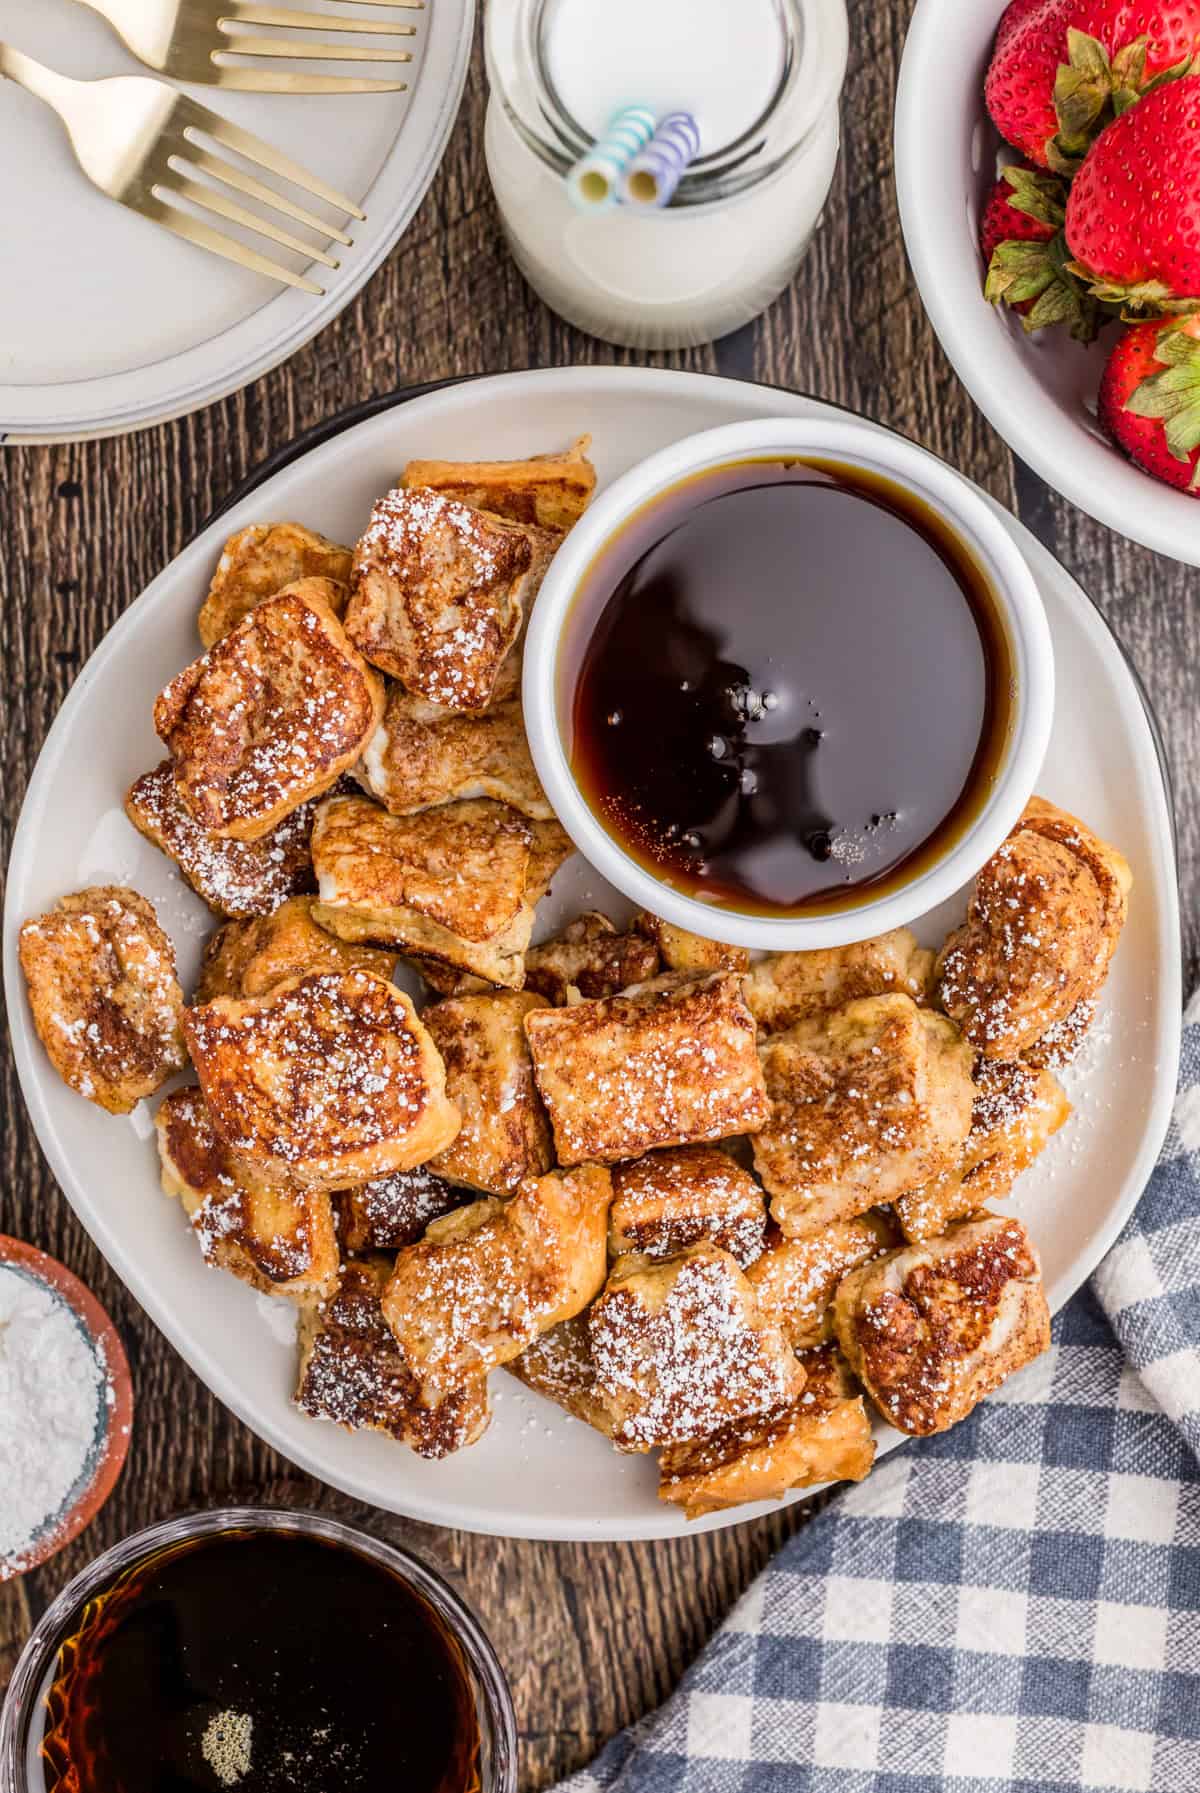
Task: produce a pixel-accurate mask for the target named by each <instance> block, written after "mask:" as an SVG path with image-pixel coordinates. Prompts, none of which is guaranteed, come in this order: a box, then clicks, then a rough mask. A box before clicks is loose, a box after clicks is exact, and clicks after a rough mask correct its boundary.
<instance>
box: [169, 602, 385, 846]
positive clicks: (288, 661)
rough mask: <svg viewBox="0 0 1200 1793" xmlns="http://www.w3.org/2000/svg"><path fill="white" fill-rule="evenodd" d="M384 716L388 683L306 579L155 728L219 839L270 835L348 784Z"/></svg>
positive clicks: (200, 672) (247, 625)
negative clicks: (345, 778) (341, 782)
mask: <svg viewBox="0 0 1200 1793" xmlns="http://www.w3.org/2000/svg"><path fill="white" fill-rule="evenodd" d="M382 714H383V685H382V681H381V680H380V679H379V678H378V677H377V675H376V674H375V673H373V672H372V671H371V668H370V667H369V666H368V665H367V663H366V661H365V660H364V659H363V658H362V656H361V654H359V652H358V651H357V649H356V648H355V647H353V646H352V644H351V642H350V641H349V639H348V638H347V635H346V632H345V630H344V629H343V628H342V625H341V623H340V622H339V621H338V619H337V617H336V616H335V615H334V613H333V611H332V610H331V609H330V608H329V605H328V604H327V603H326V602H325V601H324V600H323V598H322V597H321V596H320V595H319V594H316V593H314V592H313V590H312V582H311V581H301V582H300V583H299V584H297V585H292V586H288V587H285V589H284V590H283V591H281V592H277V593H276V594H275V596H274V597H272V598H267V599H265V600H264V602H263V603H261V604H259V605H258V606H257V608H256V609H254V610H252V611H251V612H250V614H249V615H248V616H247V617H246V618H245V619H244V620H243V621H242V622H240V623H239V624H238V626H237V627H236V628H235V629H233V630H232V631H231V632H230V633H229V634H228V635H226V636H224V637H223V639H222V640H220V641H219V642H217V644H216V646H215V647H213V648H211V649H210V650H209V652H208V653H207V654H205V655H203V657H202V658H201V659H199V660H195V661H193V663H192V664H191V666H188V667H186V668H185V669H184V671H183V672H181V673H180V674H179V675H178V677H177V678H175V679H173V680H172V681H171V683H170V684H169V685H168V686H167V688H166V690H165V691H163V692H161V693H160V695H159V697H158V699H157V701H156V703H155V705H154V726H155V728H156V730H157V731H158V734H159V736H160V737H161V738H162V740H163V741H165V743H166V745H167V746H168V747H169V748H170V750H171V753H172V755H173V757H174V760H175V782H176V785H177V786H178V789H179V795H180V797H181V799H182V801H183V802H184V803H185V804H186V806H187V808H188V809H190V810H191V812H192V814H193V815H194V816H195V817H196V820H197V821H198V822H200V824H201V825H202V826H203V827H204V828H205V829H207V830H208V831H209V832H210V833H212V834H219V835H223V836H226V837H228V838H229V839H232V840H260V839H261V838H262V837H263V836H264V835H266V834H269V833H270V832H271V830H272V829H273V828H275V827H276V826H277V825H278V823H279V822H281V821H282V819H283V818H284V816H286V815H288V814H290V812H291V811H292V810H294V809H298V808H299V807H300V805H301V804H302V803H304V802H306V801H307V800H308V799H309V798H312V797H318V796H320V795H321V794H322V793H323V792H325V791H328V790H329V789H331V787H332V786H333V785H335V784H336V783H337V781H338V779H339V778H340V777H341V775H342V773H343V772H344V771H345V770H346V769H347V767H349V766H352V765H353V764H354V763H355V761H356V760H357V759H358V758H359V757H360V755H361V753H362V751H363V748H364V747H365V746H366V744H367V742H368V741H369V740H370V738H371V736H372V735H373V734H374V732H375V730H376V728H377V727H378V725H379V720H380V717H381V715H382Z"/></svg>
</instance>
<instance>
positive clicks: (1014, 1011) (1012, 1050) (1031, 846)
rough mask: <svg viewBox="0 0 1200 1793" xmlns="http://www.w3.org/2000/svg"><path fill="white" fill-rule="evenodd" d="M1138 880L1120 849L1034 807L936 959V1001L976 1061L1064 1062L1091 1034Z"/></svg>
mask: <svg viewBox="0 0 1200 1793" xmlns="http://www.w3.org/2000/svg"><path fill="white" fill-rule="evenodd" d="M1131 883H1132V878H1131V875H1130V871H1129V866H1128V865H1127V864H1126V862H1125V860H1124V858H1123V857H1122V855H1121V854H1120V853H1119V852H1118V851H1117V849H1116V848H1115V847H1111V846H1109V845H1108V843H1107V842H1106V841H1102V840H1101V839H1100V838H1099V836H1098V835H1095V834H1093V833H1092V832H1091V830H1090V829H1088V828H1085V827H1084V825H1083V823H1082V822H1080V821H1077V820H1076V818H1075V817H1074V816H1071V815H1068V814H1067V813H1066V811H1065V810H1061V809H1056V808H1055V807H1054V805H1053V804H1052V803H1047V802H1045V800H1044V799H1043V798H1041V797H1032V798H1031V799H1030V801H1029V803H1028V805H1027V806H1026V809H1025V813H1024V815H1023V816H1022V817H1021V819H1020V821H1019V822H1018V823H1017V825H1016V827H1015V828H1014V829H1013V830H1012V833H1011V834H1010V835H1009V836H1008V839H1007V840H1006V841H1005V842H1004V843H1003V845H1002V846H1001V847H1000V848H999V849H998V850H997V851H996V852H995V853H994V854H993V855H992V857H991V858H990V859H989V860H988V862H987V864H986V865H985V866H984V867H983V869H982V870H981V871H980V873H979V875H978V877H977V878H976V880H975V891H974V894H973V896H972V898H971V902H970V905H969V907H968V909H967V918H966V920H965V921H964V922H963V924H962V926H961V927H958V928H955V930H954V932H953V933H952V934H951V935H950V937H949V939H948V940H947V941H946V944H945V945H944V946H943V948H942V950H941V953H940V955H939V957H938V962H937V969H936V974H935V975H936V986H937V1000H938V1002H939V1003H940V1005H941V1006H942V1008H944V1009H945V1011H946V1013H947V1014H948V1015H949V1016H950V1017H951V1019H952V1020H953V1021H955V1022H957V1024H958V1025H959V1027H960V1028H961V1029H962V1031H963V1033H964V1034H965V1035H966V1037H967V1039H968V1040H969V1041H970V1042H971V1044H972V1046H974V1048H975V1050H976V1051H977V1052H981V1053H983V1055H984V1056H985V1057H987V1058H999V1059H1006V1060H1012V1059H1016V1058H1021V1057H1023V1056H1028V1057H1029V1058H1030V1060H1031V1062H1032V1063H1034V1064H1038V1065H1043V1066H1048V1067H1050V1068H1051V1069H1053V1068H1054V1066H1055V1065H1056V1064H1063V1063H1066V1062H1067V1060H1069V1059H1070V1057H1071V1056H1072V1055H1073V1053H1074V1051H1075V1050H1076V1048H1077V1047H1078V1045H1079V1042H1080V1041H1081V1040H1082V1038H1083V1036H1084V1034H1085V1033H1086V1032H1087V1029H1088V1027H1089V1025H1090V1023H1091V1019H1092V1015H1093V1013H1094V1008H1095V1000H1096V997H1097V996H1098V994H1099V992H1100V989H1101V987H1102V986H1103V983H1104V980H1105V978H1106V977H1107V976H1108V967H1109V963H1110V961H1111V959H1112V956H1113V953H1114V952H1115V951H1116V946H1117V941H1118V940H1119V938H1120V934H1121V929H1122V927H1123V926H1124V923H1125V911H1126V900H1127V897H1128V894H1129V888H1130V885H1131Z"/></svg>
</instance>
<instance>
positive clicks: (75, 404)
mask: <svg viewBox="0 0 1200 1793" xmlns="http://www.w3.org/2000/svg"><path fill="white" fill-rule="evenodd" d="M474 23H475V0H434V3H433V4H431V5H428V6H427V7H426V10H425V11H424V13H423V14H422V30H423V31H426V32H427V36H426V40H425V44H424V48H423V50H422V62H421V72H420V77H419V79H418V80H417V81H416V82H415V84H414V85H413V88H412V91H411V92H410V93H408V94H404V95H401V96H393V97H399V98H400V99H401V100H402V102H403V105H404V110H403V112H402V113H401V114H400V115H399V117H398V120H397V125H396V134H395V138H394V140H393V143H392V147H391V149H390V150H389V151H388V154H387V157H386V159H385V161H384V163H383V166H382V168H381V169H380V170H379V173H378V175H377V176H376V178H375V180H374V181H373V182H372V183H371V186H370V188H369V190H368V191H367V193H366V194H364V195H362V204H363V209H364V210H365V211H366V212H367V215H368V222H367V224H366V225H365V226H363V227H362V228H361V229H360V230H359V231H358V232H357V233H356V240H355V251H354V254H353V255H351V256H348V257H347V258H346V259H345V260H344V261H343V263H342V267H341V269H340V270H339V271H338V273H337V274H336V275H335V276H333V277H332V278H331V279H330V281H329V285H328V287H327V288H326V291H325V295H324V297H323V298H321V299H316V298H314V297H313V296H312V295H311V294H309V293H302V292H299V291H297V290H295V289H293V288H290V287H285V288H283V289H282V290H280V291H273V290H272V283H270V282H267V281H264V283H263V289H264V293H263V302H262V304H260V305H258V306H256V307H255V308H254V310H253V311H251V312H248V313H247V314H246V316H245V317H243V318H242V319H241V320H240V321H239V322H238V323H236V324H235V325H233V326H232V327H231V328H230V329H228V330H223V331H221V332H220V333H219V334H218V335H216V336H213V337H210V338H209V339H208V341H207V342H204V343H200V344H197V345H196V346H195V347H193V348H189V349H185V350H183V351H182V352H181V353H179V354H177V355H172V356H169V357H168V358H167V359H165V360H163V361H159V362H156V363H153V364H152V365H150V366H148V367H138V368H133V369H129V370H127V371H125V372H123V373H116V374H106V375H103V376H101V377H99V378H96V379H88V380H66V381H63V382H62V383H61V384H58V383H56V384H54V385H50V386H45V385H42V386H35V387H31V386H28V385H20V386H13V385H5V384H4V383H3V382H2V381H0V444H4V445H6V446H8V447H13V448H16V447H22V446H34V445H37V444H40V443H56V442H81V441H89V440H92V439H95V438H97V437H109V436H121V435H127V434H128V433H129V432H130V431H132V430H141V429H149V428H150V427H152V426H153V425H155V424H160V423H169V422H171V421H172V420H173V419H175V418H177V417H185V416H187V415H188V414H189V413H190V412H192V411H198V410H200V409H201V407H203V406H205V405H210V404H215V403H216V401H217V400H218V399H222V398H227V397H228V396H229V394H230V393H232V392H238V391H240V390H241V388H242V387H243V386H248V385H249V384H250V382H251V381H252V380H257V379H259V378H260V376H261V375H263V374H265V373H269V372H270V371H271V369H272V368H275V367H278V366H279V364H280V362H281V361H286V360H287V359H288V358H289V357H290V356H292V355H294V354H295V353H296V351H297V350H298V349H301V348H303V346H304V344H305V343H306V342H309V341H310V340H311V339H312V338H313V337H314V336H315V335H316V334H317V332H318V331H320V330H323V329H324V328H325V326H326V324H329V323H332V321H333V319H334V318H335V317H337V316H338V314H339V313H340V312H342V311H344V310H345V308H346V306H347V305H348V304H349V303H350V301H351V300H352V299H353V298H354V297H355V295H356V294H357V293H358V292H359V291H360V289H361V288H362V287H363V286H365V285H366V283H367V281H368V280H369V279H370V278H371V275H372V274H373V273H374V272H375V270H376V269H377V268H378V267H379V265H380V263H381V262H382V261H383V260H384V258H385V257H386V256H387V255H389V254H390V253H391V251H392V249H393V248H394V247H395V245H396V242H397V240H398V239H399V238H400V236H401V235H402V234H403V233H404V231H405V230H406V229H407V228H408V225H409V223H410V222H411V220H412V217H413V214H414V213H415V211H416V209H417V207H418V206H419V205H420V203H421V201H422V200H423V199H424V197H425V194H426V192H427V191H428V188H429V186H430V183H431V182H432V180H433V177H434V175H435V174H436V173H437V170H438V168H439V166H440V165H441V161H442V157H443V155H444V153H445V149H446V145H447V143H448V141H449V138H450V132H451V130H452V128H453V125H454V121H455V119H456V118H457V116H458V109H459V105H460V103H461V101H462V95H463V88H464V87H465V85H466V79H467V71H468V68H469V66H470V58H471V45H472V43H473V41H474ZM367 97H368V98H369V97H370V96H367ZM80 178H81V179H82V176H81V177H80ZM197 253H199V251H197Z"/></svg>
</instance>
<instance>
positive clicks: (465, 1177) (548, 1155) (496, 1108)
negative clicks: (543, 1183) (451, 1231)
mask: <svg viewBox="0 0 1200 1793" xmlns="http://www.w3.org/2000/svg"><path fill="white" fill-rule="evenodd" d="M543 1006H544V1005H543V1003H542V1000H541V998H540V997H539V996H529V995H527V994H526V993H525V992H524V991H522V990H504V991H499V990H497V991H495V992H494V993H493V994H491V995H488V996H459V997H450V998H449V999H448V1000H447V1001H445V1002H438V1003H434V1005H433V1007H432V1008H428V1009H426V1010H425V1013H424V1015H423V1016H422V1017H421V1019H422V1020H423V1021H424V1023H425V1026H426V1027H427V1028H428V1029H429V1034H430V1038H431V1039H432V1040H433V1043H434V1045H435V1046H436V1047H437V1049H438V1051H439V1053H440V1054H441V1057H442V1063H443V1064H444V1065H445V1067H446V1094H447V1095H448V1096H449V1098H450V1100H451V1101H452V1102H453V1103H454V1106H455V1107H456V1108H457V1109H458V1112H459V1114H460V1115H461V1116H462V1127H461V1129H460V1130H459V1132H458V1134H457V1135H456V1136H455V1138H454V1139H453V1140H452V1141H451V1143H450V1144H449V1145H448V1146H447V1147H446V1149H445V1151H443V1152H439V1153H438V1155H437V1157H436V1158H434V1159H432V1160H431V1162H430V1165H429V1168H430V1170H432V1171H434V1172H436V1173H437V1175H438V1176H441V1177H445V1178H446V1179H447V1181H449V1182H451V1183H466V1184H468V1185H469V1186H470V1187H471V1188H472V1189H482V1190H483V1191H484V1192H485V1194H488V1195H511V1194H512V1192H513V1190H514V1189H515V1188H516V1187H517V1184H518V1183H520V1182H522V1181H523V1180H524V1179H525V1178H526V1177H539V1176H541V1174H542V1172H543V1171H547V1170H549V1169H550V1166H551V1165H552V1164H553V1162H554V1154H553V1152H552V1151H551V1148H550V1127H549V1124H548V1122H547V1120H546V1115H545V1111H544V1109H543V1108H542V1104H541V1101H540V1099H539V1097H538V1093H537V1088H536V1086H535V1084H534V1081H533V1063H532V1061H531V1059H530V1057H529V1047H528V1045H527V1044H526V1041H525V1028H524V1020H525V1016H526V1015H528V1014H529V1013H530V1011H531V1010H533V1009H538V1008H541V1007H543Z"/></svg>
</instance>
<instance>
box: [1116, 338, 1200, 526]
mask: <svg viewBox="0 0 1200 1793" xmlns="http://www.w3.org/2000/svg"><path fill="white" fill-rule="evenodd" d="M1099 417H1100V422H1101V423H1102V424H1103V425H1104V427H1105V429H1106V430H1107V431H1108V433H1109V435H1110V436H1111V437H1112V439H1113V441H1114V442H1115V443H1116V444H1117V447H1118V448H1123V449H1124V450H1125V453H1126V454H1127V455H1128V456H1129V458H1130V460H1132V461H1136V462H1137V464H1138V466H1139V467H1144V468H1145V470H1146V472H1147V473H1152V474H1153V475H1154V477H1155V479H1161V480H1165V481H1166V483H1167V485H1169V486H1178V487H1179V489H1180V491H1183V492H1187V493H1188V495H1189V496H1190V497H1192V498H1200V468H1198V466H1197V463H1198V462H1200V318H1188V319H1186V320H1185V321H1184V322H1183V323H1175V322H1172V323H1167V324H1164V323H1161V322H1157V321H1155V322H1150V323H1145V324H1135V325H1134V326H1133V328H1132V329H1131V330H1126V332H1125V334H1124V335H1123V336H1122V338H1121V340H1120V342H1119V343H1118V344H1117V346H1116V348H1115V349H1114V350H1113V352H1112V354H1111V355H1110V356H1109V358H1108V364H1107V366H1106V367H1105V369H1104V378H1103V379H1102V380H1101V382H1100V408H1099Z"/></svg>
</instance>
